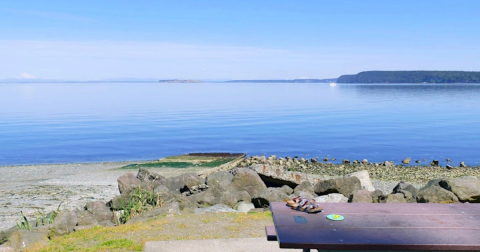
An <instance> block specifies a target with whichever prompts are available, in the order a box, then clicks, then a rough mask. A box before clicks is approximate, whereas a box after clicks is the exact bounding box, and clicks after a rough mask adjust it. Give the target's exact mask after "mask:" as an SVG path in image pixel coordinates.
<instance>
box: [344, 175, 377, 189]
mask: <svg viewBox="0 0 480 252" xmlns="http://www.w3.org/2000/svg"><path fill="white" fill-rule="evenodd" d="M352 176H353V177H357V178H358V179H359V180H360V184H361V185H362V190H367V191H371V192H373V191H375V187H373V184H372V181H371V180H370V175H369V174H368V171H367V170H363V171H358V172H354V173H350V174H347V175H346V176H345V177H347V178H348V177H352Z"/></svg>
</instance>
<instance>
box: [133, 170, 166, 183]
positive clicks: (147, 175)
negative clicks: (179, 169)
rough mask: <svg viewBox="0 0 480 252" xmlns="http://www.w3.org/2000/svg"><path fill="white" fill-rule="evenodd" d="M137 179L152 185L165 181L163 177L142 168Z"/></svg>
mask: <svg viewBox="0 0 480 252" xmlns="http://www.w3.org/2000/svg"><path fill="white" fill-rule="evenodd" d="M137 179H138V180H140V181H141V182H145V183H152V182H155V181H160V180H162V179H165V177H163V176H162V175H160V174H158V173H155V172H151V171H149V170H147V169H145V168H140V169H139V170H138V173H137Z"/></svg>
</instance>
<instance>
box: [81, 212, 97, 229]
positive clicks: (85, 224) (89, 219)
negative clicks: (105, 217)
mask: <svg viewBox="0 0 480 252" xmlns="http://www.w3.org/2000/svg"><path fill="white" fill-rule="evenodd" d="M95 226H100V223H98V221H97V220H96V219H95V217H94V216H93V214H92V213H90V212H88V211H84V212H82V213H81V214H80V215H78V220H77V227H75V231H78V230H82V229H87V228H92V227H95Z"/></svg>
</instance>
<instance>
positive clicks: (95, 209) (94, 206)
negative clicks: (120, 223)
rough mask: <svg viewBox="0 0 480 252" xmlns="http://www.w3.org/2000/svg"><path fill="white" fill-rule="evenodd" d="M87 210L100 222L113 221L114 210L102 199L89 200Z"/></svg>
mask: <svg viewBox="0 0 480 252" xmlns="http://www.w3.org/2000/svg"><path fill="white" fill-rule="evenodd" d="M85 210H87V211H88V212H90V213H91V214H93V216H94V218H95V219H96V220H97V221H98V222H104V221H113V212H112V211H110V208H109V207H107V206H106V205H105V203H103V202H101V201H95V202H92V201H91V202H88V203H87V204H86V205H85Z"/></svg>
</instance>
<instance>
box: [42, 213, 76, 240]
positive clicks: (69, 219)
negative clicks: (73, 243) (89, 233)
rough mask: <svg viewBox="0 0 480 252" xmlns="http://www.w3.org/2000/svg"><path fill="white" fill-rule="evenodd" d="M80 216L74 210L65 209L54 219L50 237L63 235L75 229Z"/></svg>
mask: <svg viewBox="0 0 480 252" xmlns="http://www.w3.org/2000/svg"><path fill="white" fill-rule="evenodd" d="M77 223H78V218H77V215H76V214H75V212H74V211H63V212H61V213H59V214H58V216H57V217H56V218H55V220H54V221H53V224H52V226H51V227H50V228H49V237H50V238H53V237H57V236H63V235H66V234H69V233H72V232H74V231H75V227H76V226H77Z"/></svg>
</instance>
